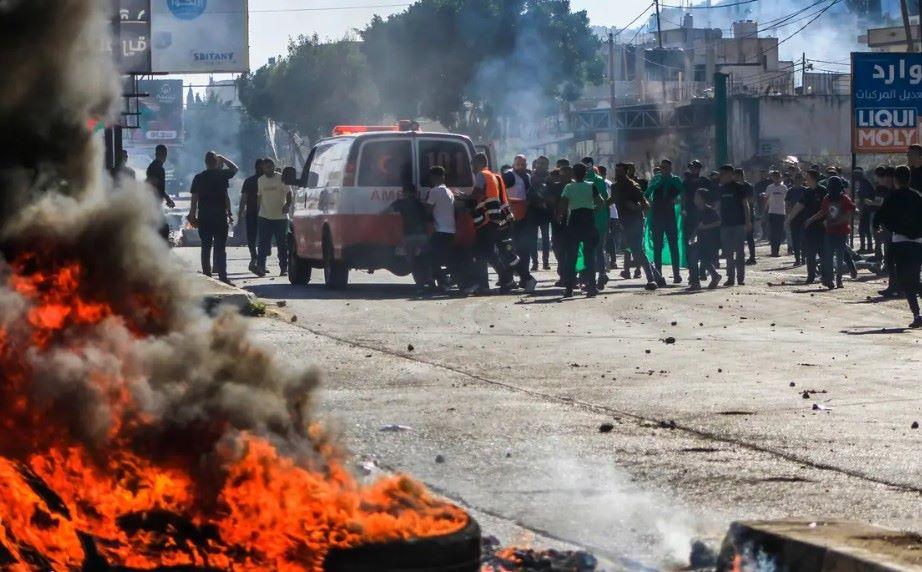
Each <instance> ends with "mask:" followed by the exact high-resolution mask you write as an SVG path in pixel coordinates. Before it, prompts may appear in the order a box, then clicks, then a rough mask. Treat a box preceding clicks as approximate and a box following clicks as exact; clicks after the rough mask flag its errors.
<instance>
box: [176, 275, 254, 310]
mask: <svg viewBox="0 0 922 572" xmlns="http://www.w3.org/2000/svg"><path fill="white" fill-rule="evenodd" d="M189 276H190V278H189V284H190V289H191V293H192V295H193V296H195V297H196V298H197V299H199V300H201V305H202V306H203V307H204V308H205V309H206V310H211V309H213V308H216V307H218V306H223V305H226V306H233V307H235V308H237V309H238V310H243V309H245V308H247V307H248V306H250V305H251V304H252V302H253V301H254V300H256V296H255V295H254V294H253V293H252V292H249V291H247V290H244V289H242V288H238V287H236V286H231V285H229V284H225V283H223V282H221V281H220V280H215V279H214V278H211V277H209V276H205V275H204V274H198V273H196V274H189Z"/></svg>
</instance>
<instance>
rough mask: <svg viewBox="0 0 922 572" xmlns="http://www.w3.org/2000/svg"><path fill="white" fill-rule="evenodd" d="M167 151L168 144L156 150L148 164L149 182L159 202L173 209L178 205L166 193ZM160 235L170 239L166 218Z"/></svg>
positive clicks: (164, 238) (159, 146) (158, 146)
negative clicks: (165, 165)
mask: <svg viewBox="0 0 922 572" xmlns="http://www.w3.org/2000/svg"><path fill="white" fill-rule="evenodd" d="M167 153H168V151H167V148H166V145H157V148H156V149H155V150H154V160H153V161H151V163H150V165H148V166H147V183H148V184H149V185H150V186H152V187H153V188H154V191H155V193H156V197H157V202H158V203H160V204H161V205H162V204H164V203H165V204H166V206H167V208H170V209H171V208H173V207H175V206H176V203H174V202H173V199H172V198H170V195H168V194H167V193H166V169H165V168H164V167H163V165H164V163H166V158H167ZM160 236H162V237H163V240H166V241H169V240H170V225H169V224H168V223H167V222H166V220H164V221H163V222H162V224H161V225H160Z"/></svg>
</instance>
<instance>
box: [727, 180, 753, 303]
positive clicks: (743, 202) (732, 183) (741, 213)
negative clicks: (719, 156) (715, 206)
mask: <svg viewBox="0 0 922 572" xmlns="http://www.w3.org/2000/svg"><path fill="white" fill-rule="evenodd" d="M751 230H752V215H751V210H750V204H749V196H748V194H747V190H746V188H745V187H744V186H743V185H741V184H740V183H738V182H736V180H735V175H734V169H733V165H724V166H722V167H721V168H720V239H721V242H722V243H723V251H724V257H725V258H726V260H727V281H726V283H725V284H724V286H734V285H735V284H737V283H738V284H739V285H740V286H743V285H744V284H745V283H746V235H747V234H748V233H749V232H750V231H751ZM734 271H735V274H734Z"/></svg>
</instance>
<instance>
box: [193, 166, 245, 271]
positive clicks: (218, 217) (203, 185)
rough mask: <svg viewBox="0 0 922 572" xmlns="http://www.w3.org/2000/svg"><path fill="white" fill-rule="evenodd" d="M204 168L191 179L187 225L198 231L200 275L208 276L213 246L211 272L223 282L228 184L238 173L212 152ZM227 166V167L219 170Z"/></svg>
mask: <svg viewBox="0 0 922 572" xmlns="http://www.w3.org/2000/svg"><path fill="white" fill-rule="evenodd" d="M205 167H206V169H205V170H204V171H202V172H201V173H199V174H198V175H196V176H195V178H194V179H192V188H191V189H190V191H189V192H190V193H191V194H192V206H191V207H190V208H189V217H188V219H189V223H190V224H192V226H194V227H196V228H198V233H199V237H200V238H201V239H202V273H203V274H205V275H207V276H211V271H212V265H211V257H212V256H211V255H212V246H213V247H214V270H216V271H217V272H218V278H219V279H220V280H221V281H222V282H226V283H230V280H229V279H228V278H227V251H226V249H227V231H228V228H229V225H230V224H233V222H234V215H233V212H232V211H231V204H230V196H228V194H227V187H228V182H229V181H230V180H231V179H233V178H234V176H235V175H236V174H237V171H238V169H237V165H235V164H233V163H232V162H231V161H230V160H229V159H227V158H225V157H222V156H221V155H218V154H217V153H215V152H214V151H209V152H208V153H206V154H205ZM222 167H226V168H222Z"/></svg>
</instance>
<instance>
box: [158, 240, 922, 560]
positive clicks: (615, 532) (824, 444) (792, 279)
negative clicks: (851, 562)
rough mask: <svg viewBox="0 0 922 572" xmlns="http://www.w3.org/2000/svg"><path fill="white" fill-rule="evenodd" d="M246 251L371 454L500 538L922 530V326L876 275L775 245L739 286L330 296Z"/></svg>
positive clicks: (335, 412)
mask: <svg viewBox="0 0 922 572" xmlns="http://www.w3.org/2000/svg"><path fill="white" fill-rule="evenodd" d="M175 252H176V253H177V255H178V256H179V257H180V258H181V259H182V260H184V261H185V263H186V264H187V266H188V267H189V268H190V269H193V268H194V267H195V264H196V262H195V261H197V257H198V250H197V249H191V248H185V249H176V251H175ZM247 262H248V256H247V254H246V252H245V250H244V249H231V252H230V272H231V278H232V279H233V280H235V281H236V282H237V284H238V285H239V286H241V287H244V288H246V289H248V290H250V291H252V292H253V293H255V294H256V295H257V296H259V297H260V298H262V299H263V300H265V301H267V302H268V304H269V305H270V307H272V308H274V309H275V310H276V312H277V313H278V314H280V316H279V317H278V318H276V319H259V320H253V321H252V323H253V327H254V330H255V332H256V334H257V336H258V337H259V338H260V339H261V340H262V341H263V342H265V343H267V344H270V345H273V346H275V347H277V349H278V352H279V354H280V355H281V356H283V358H284V359H286V360H289V361H291V363H293V364H296V365H302V364H307V365H311V366H316V367H318V368H320V369H321V370H322V372H323V376H324V380H325V386H324V390H323V392H322V395H321V396H320V401H319V407H320V409H321V411H322V412H323V415H324V416H325V417H326V418H327V419H329V421H330V422H331V423H333V424H335V425H337V426H338V427H340V428H341V431H342V433H343V436H344V439H345V441H346V443H347V445H348V446H349V447H350V448H351V450H352V451H353V452H354V453H355V455H356V457H357V462H360V461H364V460H374V461H375V462H376V463H377V464H378V465H379V466H381V467H383V468H385V469H387V470H398V471H406V472H409V473H411V474H413V475H415V476H417V477H418V478H420V479H421V480H423V481H425V482H426V483H428V484H429V485H430V486H431V487H433V488H434V489H435V490H437V491H439V492H440V493H442V494H444V495H445V496H447V497H449V498H452V499H454V500H456V501H457V502H459V503H462V504H463V505H465V506H467V507H470V508H471V510H472V511H473V513H474V514H475V515H477V516H478V518H481V519H482V520H485V521H486V524H487V526H486V528H487V529H488V530H489V531H495V532H497V533H498V534H499V535H500V536H502V537H503V538H502V539H503V540H504V541H507V542H519V543H521V542H529V539H528V535H530V534H535V535H536V536H535V538H534V540H533V541H534V542H536V543H538V544H541V543H545V542H552V543H553V542H564V543H571V544H576V545H579V546H585V547H589V548H591V549H593V550H594V551H596V552H597V553H598V554H600V555H601V556H603V557H605V558H608V559H609V560H610V561H612V562H615V563H616V564H617V563H618V562H642V563H644V564H648V565H651V566H664V565H669V564H675V563H681V562H684V561H685V559H686V558H687V555H688V547H689V542H690V541H691V539H693V538H706V539H711V540H717V539H719V538H720V537H721V536H722V535H723V533H724V532H725V530H726V526H727V524H728V523H729V522H730V521H732V520H735V519H751V518H782V517H802V518H807V519H817V520H822V519H827V518H849V519H857V520H862V521H866V522H871V523H876V524H881V525H884V526H889V527H892V528H898V529H906V530H913V531H916V532H922V429H915V430H914V429H911V425H912V423H913V422H914V421H919V422H920V423H922V381H920V375H919V361H920V354H919V349H920V346H919V343H920V341H922V332H917V331H903V330H902V329H901V328H900V326H903V325H905V324H907V323H908V322H909V321H910V316H909V313H908V310H907V309H906V307H905V302H902V301H881V300H880V299H878V298H877V297H876V291H877V290H878V289H880V288H882V286H881V283H880V282H879V281H873V280H871V279H870V278H871V277H870V276H869V275H867V274H866V273H864V275H863V277H862V279H861V280H862V281H861V282H846V288H845V289H843V290H838V291H834V292H826V291H825V289H822V288H814V287H807V286H798V285H797V282H798V281H800V280H802V279H803V275H802V273H801V272H800V270H799V269H798V271H793V272H792V271H791V270H790V262H791V259H790V258H781V259H769V258H767V257H766V258H763V259H762V261H761V262H760V265H759V266H758V267H756V268H754V269H753V268H749V269H748V270H749V271H750V273H749V276H748V278H747V285H746V286H745V287H742V288H735V289H720V290H717V291H705V292H702V293H697V294H693V295H692V294H688V293H686V292H685V291H684V290H683V289H681V288H670V289H666V290H662V291H659V292H655V293H649V292H645V291H644V290H643V289H642V287H641V286H642V284H641V283H640V282H639V281H621V280H620V279H619V280H616V281H613V282H612V283H611V284H610V285H609V288H607V289H606V290H605V291H603V293H602V294H601V295H600V296H599V297H598V298H596V299H592V300H589V299H583V298H575V299H571V300H562V299H561V297H560V295H561V291H560V290H559V289H555V288H553V287H552V286H551V283H552V282H553V281H554V279H555V278H556V276H555V275H552V273H551V272H543V273H540V274H539V279H540V280H541V282H542V284H541V287H540V289H539V291H538V292H536V293H535V294H534V295H532V296H526V295H513V296H495V297H487V298H467V299H456V298H436V299H419V298H416V297H414V296H413V288H412V286H411V285H410V282H409V280H408V279H402V278H396V277H394V276H392V275H390V274H388V273H386V272H380V273H376V274H374V275H368V274H365V273H360V272H353V273H352V274H351V276H350V279H351V282H352V285H351V286H350V288H349V289H348V290H346V291H343V292H332V291H328V290H326V289H324V288H323V287H322V286H321V285H319V284H311V285H310V286H303V287H293V286H291V285H289V284H288V281H287V279H285V278H280V277H278V276H277V270H278V267H277V265H275V264H274V262H273V264H272V265H271V266H270V269H271V270H272V271H273V272H275V273H276V275H275V276H269V277H266V278H263V279H257V278H255V277H252V276H251V275H249V274H248V273H247V271H246V265H247ZM315 272H316V271H315ZM279 303H282V304H284V307H280V306H279ZM292 316H297V321H296V322H292V321H291V319H292ZM667 337H674V338H675V340H676V341H675V343H674V344H666V343H664V341H662V340H664V339H666V338H667ZM410 346H412V350H410ZM805 391H808V392H810V393H808V396H807V398H804V396H803V393H804V392H805ZM814 405H817V406H821V407H823V408H825V410H819V411H817V410H815V409H814ZM604 423H610V424H612V425H613V429H612V430H611V431H610V432H607V433H602V432H600V431H599V428H600V425H602V424H604ZM388 424H401V425H406V426H409V427H411V429H409V430H406V431H399V432H387V431H381V430H380V429H381V428H382V427H384V426H385V425H388ZM437 456H441V458H442V459H443V460H444V462H441V463H440V462H436V458H437Z"/></svg>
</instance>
